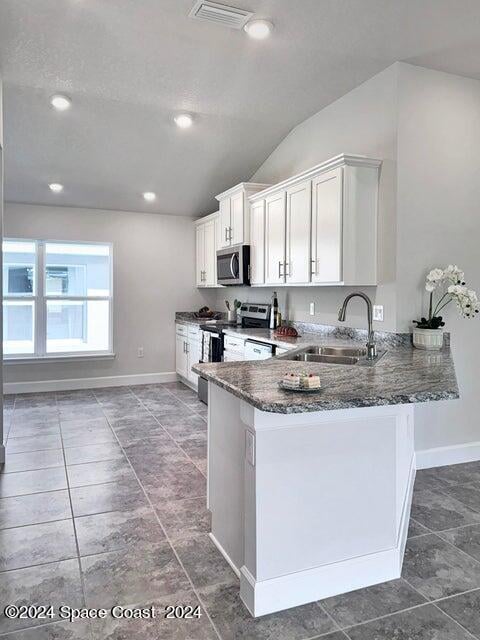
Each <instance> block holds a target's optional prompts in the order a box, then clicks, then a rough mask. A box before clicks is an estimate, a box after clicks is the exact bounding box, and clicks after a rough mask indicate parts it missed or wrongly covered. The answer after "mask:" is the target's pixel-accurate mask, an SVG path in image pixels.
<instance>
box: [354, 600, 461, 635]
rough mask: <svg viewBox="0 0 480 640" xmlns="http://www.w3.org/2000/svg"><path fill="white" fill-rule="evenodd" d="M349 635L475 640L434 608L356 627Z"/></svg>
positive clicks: (417, 610) (406, 612)
mask: <svg viewBox="0 0 480 640" xmlns="http://www.w3.org/2000/svg"><path fill="white" fill-rule="evenodd" d="M348 635H349V637H350V638H351V640H393V639H395V640H472V638H471V636H470V635H469V634H468V633H467V632H466V631H464V630H463V629H462V628H461V627H460V626H459V625H458V624H456V623H455V622H453V621H452V620H450V618H448V617H447V616H446V615H444V614H443V613H442V612H441V611H439V610H438V609H437V608H436V607H435V606H434V605H431V604H430V605H425V606H423V607H418V608H417V609H413V610H411V611H405V612H403V613H397V614H395V615H393V616H388V617H387V618H382V619H380V620H375V621H374V622H368V623H367V624H363V625H360V626H358V627H353V628H352V629H348Z"/></svg>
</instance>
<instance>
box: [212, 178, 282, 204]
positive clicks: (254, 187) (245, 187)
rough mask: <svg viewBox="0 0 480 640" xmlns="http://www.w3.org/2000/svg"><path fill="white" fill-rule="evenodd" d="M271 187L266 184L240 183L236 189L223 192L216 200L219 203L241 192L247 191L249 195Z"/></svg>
mask: <svg viewBox="0 0 480 640" xmlns="http://www.w3.org/2000/svg"><path fill="white" fill-rule="evenodd" d="M269 186H270V185H269V184H265V183H264V182H240V183H239V184H236V185H235V186H234V187H231V188H230V189H227V191H223V192H222V193H219V194H218V196H215V198H216V199H217V200H218V201H220V200H223V199H224V198H228V197H230V196H233V195H235V194H236V193H238V192H239V191H245V193H246V194H247V195H248V192H249V191H258V190H259V189H266V188H267V187H269Z"/></svg>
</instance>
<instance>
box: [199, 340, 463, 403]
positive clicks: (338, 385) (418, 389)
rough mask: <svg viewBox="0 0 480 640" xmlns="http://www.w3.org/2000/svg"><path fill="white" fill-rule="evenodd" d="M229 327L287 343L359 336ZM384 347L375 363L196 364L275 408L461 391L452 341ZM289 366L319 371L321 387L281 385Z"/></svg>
mask: <svg viewBox="0 0 480 640" xmlns="http://www.w3.org/2000/svg"><path fill="white" fill-rule="evenodd" d="M228 332H229V333H232V334H234V335H242V336H244V337H252V338H254V337H256V338H257V339H259V340H261V339H263V340H265V341H269V342H275V343H276V344H279V345H280V346H282V347H284V346H286V347H287V348H288V347H290V348H298V347H299V346H301V347H304V346H308V345H321V344H323V345H327V344H328V345H330V346H340V345H352V344H358V341H353V340H352V339H348V338H344V337H342V338H338V337H333V336H331V335H327V336H322V335H319V336H317V335H314V334H305V335H304V336H303V337H301V338H298V339H296V340H295V339H285V338H283V339H282V340H281V341H278V339H277V338H275V339H274V338H273V337H271V333H270V332H269V331H268V330H262V329H261V330H251V329H235V330H230V329H229V330H228ZM286 340H288V342H286ZM291 340H295V342H293V343H292V342H291ZM381 347H382V348H385V345H384V344H382V345H381ZM386 348H387V353H386V354H385V355H384V356H383V357H382V358H380V360H379V361H378V362H377V364H375V365H374V366H361V365H339V364H325V363H312V362H296V361H291V360H285V359H282V358H283V356H278V357H275V358H271V359H269V360H260V361H253V362H219V363H208V364H198V365H195V366H194V367H193V370H194V371H195V373H198V374H201V375H202V376H204V377H205V378H207V379H208V380H210V381H211V382H213V383H215V384H217V385H219V386H220V387H223V388H224V389H226V390H227V391H229V392H231V393H232V394H233V395H235V396H237V397H238V398H241V399H242V400H245V401H246V402H248V403H249V404H251V405H253V406H254V407H256V408H257V409H260V410H262V411H269V412H273V413H306V412H310V411H328V410H333V409H349V408H355V407H373V406H380V405H390V404H408V403H416V402H429V401H432V400H450V399H455V398H458V397H459V392H458V386H457V380H456V376H455V369H454V366H453V358H452V356H451V352H450V349H449V347H444V349H443V350H442V351H436V352H431V351H430V352H429V351H420V350H418V349H414V348H413V347H412V346H409V345H406V344H403V345H402V346H386ZM291 371H292V372H300V371H307V372H308V373H316V374H319V375H320V379H321V382H322V390H321V391H319V392H318V393H315V394H312V393H298V392H292V391H284V390H283V389H280V388H279V387H278V382H279V381H280V380H281V379H282V377H283V375H284V374H285V373H286V372H291Z"/></svg>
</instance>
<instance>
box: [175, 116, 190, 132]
mask: <svg viewBox="0 0 480 640" xmlns="http://www.w3.org/2000/svg"><path fill="white" fill-rule="evenodd" d="M174 121H175V124H176V125H177V127H180V129H188V127H191V126H192V124H193V118H192V116H191V115H190V114H189V113H179V114H178V116H175V118H174Z"/></svg>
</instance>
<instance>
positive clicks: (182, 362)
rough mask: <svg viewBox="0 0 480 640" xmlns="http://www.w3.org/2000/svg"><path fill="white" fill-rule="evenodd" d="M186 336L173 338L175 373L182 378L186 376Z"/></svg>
mask: <svg viewBox="0 0 480 640" xmlns="http://www.w3.org/2000/svg"><path fill="white" fill-rule="evenodd" d="M186 344H187V338H186V337H185V336H179V335H177V336H176V339H175V364H176V370H177V373H178V374H179V375H181V376H183V377H184V378H186V377H187V375H188V371H187V360H188V354H187V351H186Z"/></svg>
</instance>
